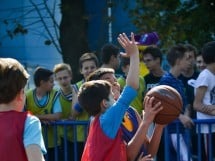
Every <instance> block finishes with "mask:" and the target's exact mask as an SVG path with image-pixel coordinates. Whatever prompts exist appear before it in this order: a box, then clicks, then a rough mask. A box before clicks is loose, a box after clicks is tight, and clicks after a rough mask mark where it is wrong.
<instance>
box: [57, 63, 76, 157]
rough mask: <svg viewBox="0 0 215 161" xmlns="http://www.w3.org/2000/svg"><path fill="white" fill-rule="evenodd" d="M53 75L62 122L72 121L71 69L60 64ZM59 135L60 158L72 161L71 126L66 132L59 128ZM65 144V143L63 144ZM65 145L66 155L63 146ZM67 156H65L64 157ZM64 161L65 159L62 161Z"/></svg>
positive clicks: (73, 93) (73, 91)
mask: <svg viewBox="0 0 215 161" xmlns="http://www.w3.org/2000/svg"><path fill="white" fill-rule="evenodd" d="M53 71H54V75H55V80H56V81H57V82H58V85H59V87H60V88H59V89H58V93H59V97H60V98H59V99H60V104H61V108H62V117H61V119H62V120H68V119H73V118H72V108H71V107H72V105H73V104H72V103H73V96H74V95H75V90H74V88H73V86H72V84H71V81H72V69H71V67H70V66H69V64H65V63H60V64H56V65H55V66H54V69H53ZM59 128H60V130H59V135H60V138H61V144H62V147H61V149H62V154H61V155H62V156H63V158H65V157H67V159H68V160H70V161H72V160H73V157H74V153H73V152H74V148H73V147H74V143H73V128H72V127H71V126H66V130H65V128H64V127H59ZM64 132H66V134H67V135H66V136H67V137H66V138H64V136H65V135H64ZM65 142H67V143H66V144H65ZM66 145H67V148H66V149H67V153H65V152H66V149H65V146H66ZM66 154H67V156H66ZM64 160H65V159H64Z"/></svg>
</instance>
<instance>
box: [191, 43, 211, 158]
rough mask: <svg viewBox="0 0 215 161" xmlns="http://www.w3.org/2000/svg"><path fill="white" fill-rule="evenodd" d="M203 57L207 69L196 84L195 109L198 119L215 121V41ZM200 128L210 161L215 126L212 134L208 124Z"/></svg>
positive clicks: (206, 48)
mask: <svg viewBox="0 0 215 161" xmlns="http://www.w3.org/2000/svg"><path fill="white" fill-rule="evenodd" d="M202 57H203V60H204V62H205V64H206V68H205V69H204V70H203V71H202V72H201V73H200V74H199V76H198V78H197V80H196V82H195V99H194V108H195V109H196V111H197V119H215V41H211V42H208V43H206V44H205V45H204V46H203V48H202ZM199 128H200V129H197V131H199V130H200V133H201V134H202V135H203V137H204V141H203V143H204V145H205V153H206V155H207V157H206V158H205V160H208V159H209V157H210V156H213V157H215V154H214V151H212V150H209V145H210V144H212V146H213V148H212V149H214V144H213V143H214V142H215V125H214V124H212V125H211V132H210V130H209V126H208V125H207V124H201V125H200V127H199ZM210 133H212V134H211V140H210V139H209V138H210V136H209V135H210ZM209 140H210V142H209ZM210 152H211V153H210ZM209 160H210V159H209ZM212 160H213V159H212Z"/></svg>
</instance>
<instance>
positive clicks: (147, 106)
mask: <svg viewBox="0 0 215 161" xmlns="http://www.w3.org/2000/svg"><path fill="white" fill-rule="evenodd" d="M154 101H155V98H154V97H148V96H146V97H145V99H144V112H143V120H144V121H145V122H147V123H149V124H151V123H152V122H153V121H154V118H155V116H156V115H157V114H158V113H159V112H160V111H161V110H162V109H163V107H162V106H161V102H157V103H154Z"/></svg>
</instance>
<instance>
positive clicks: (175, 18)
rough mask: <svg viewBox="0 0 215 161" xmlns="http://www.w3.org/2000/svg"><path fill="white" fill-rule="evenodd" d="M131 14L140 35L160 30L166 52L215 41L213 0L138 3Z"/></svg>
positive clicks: (161, 0)
mask: <svg viewBox="0 0 215 161" xmlns="http://www.w3.org/2000/svg"><path fill="white" fill-rule="evenodd" d="M130 15H131V17H132V20H133V23H134V24H135V25H136V27H137V28H138V30H139V31H138V32H140V33H141V32H143V33H145V32H151V31H157V32H158V34H159V37H160V39H161V45H162V48H164V49H165V48H168V47H169V46H171V45H173V44H175V43H191V44H193V45H195V46H196V47H198V48H200V47H201V46H202V45H203V44H204V43H205V42H207V41H211V40H215V2H214V0H136V7H135V8H134V9H132V10H130Z"/></svg>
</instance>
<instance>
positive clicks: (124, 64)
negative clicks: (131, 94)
mask: <svg viewBox="0 0 215 161" xmlns="http://www.w3.org/2000/svg"><path fill="white" fill-rule="evenodd" d="M120 66H121V69H122V72H123V75H122V76H120V77H119V78H118V79H117V81H118V83H119V84H120V88H121V91H122V90H123V88H124V87H125V84H126V77H127V75H128V71H129V68H130V59H129V58H128V57H123V56H121V57H120ZM144 92H145V81H144V79H143V77H142V76H139V88H138V94H137V97H135V99H134V100H133V101H132V102H131V104H130V105H131V106H132V107H134V108H135V109H136V110H137V111H138V113H139V114H141V115H142V110H143V105H142V102H143V94H144Z"/></svg>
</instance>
